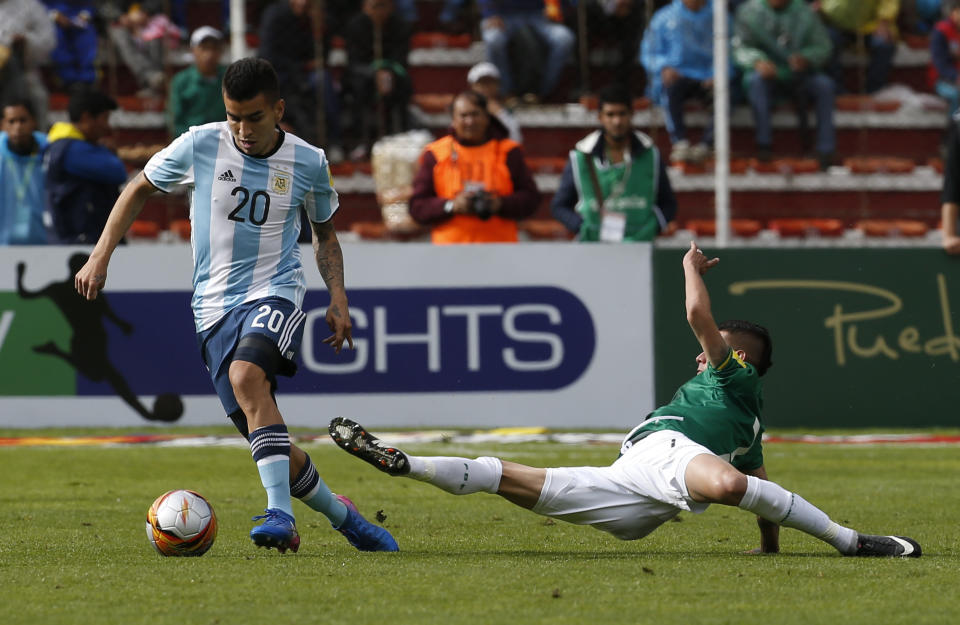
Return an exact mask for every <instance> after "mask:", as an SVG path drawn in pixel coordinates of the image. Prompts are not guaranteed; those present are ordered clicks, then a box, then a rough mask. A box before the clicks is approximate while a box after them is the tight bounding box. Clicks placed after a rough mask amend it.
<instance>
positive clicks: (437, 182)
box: [410, 91, 540, 244]
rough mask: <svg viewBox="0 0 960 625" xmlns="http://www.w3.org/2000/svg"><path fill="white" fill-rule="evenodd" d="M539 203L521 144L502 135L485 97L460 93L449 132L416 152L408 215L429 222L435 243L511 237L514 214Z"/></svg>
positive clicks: (507, 240) (510, 239) (516, 216)
mask: <svg viewBox="0 0 960 625" xmlns="http://www.w3.org/2000/svg"><path fill="white" fill-rule="evenodd" d="M539 204H540V192H539V191H538V190H537V185H536V183H535V182H534V180H533V176H531V174H530V170H529V169H528V168H527V165H526V162H525V161H524V157H523V148H522V147H520V144H518V143H517V142H515V141H512V140H510V139H508V138H507V130H506V128H504V127H503V124H501V123H500V122H499V120H497V119H496V118H494V117H492V116H491V115H490V112H489V111H488V110H487V102H486V98H484V97H483V96H482V95H480V94H479V93H475V92H473V91H465V92H463V93H461V94H459V95H458V96H457V97H456V98H455V99H454V101H453V126H452V128H451V130H450V133H449V134H448V135H447V136H445V137H443V138H441V139H438V140H436V141H434V142H433V143H431V144H429V145H427V147H426V148H425V149H424V152H423V155H422V156H421V157H420V169H419V170H418V171H417V175H416V177H415V178H414V180H413V196H412V197H411V198H410V216H411V217H413V219H414V220H415V221H416V222H417V223H420V224H423V225H429V226H432V227H433V230H432V233H431V236H432V239H433V242H434V243H438V244H447V243H511V242H516V241H517V220H519V219H524V218H526V217H529V216H530V215H531V214H533V213H534V212H535V211H536V210H537V207H538V206H539Z"/></svg>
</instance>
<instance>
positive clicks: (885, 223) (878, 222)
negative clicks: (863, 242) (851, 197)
mask: <svg viewBox="0 0 960 625" xmlns="http://www.w3.org/2000/svg"><path fill="white" fill-rule="evenodd" d="M856 228H857V230H859V231H861V232H863V234H865V235H866V236H868V237H895V236H901V237H922V236H924V235H925V234H927V232H928V231H929V230H930V228H929V227H928V226H927V224H925V223H923V222H922V221H916V220H913V219H863V220H860V221H858V222H857V224H856Z"/></svg>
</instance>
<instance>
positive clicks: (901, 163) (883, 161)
mask: <svg viewBox="0 0 960 625" xmlns="http://www.w3.org/2000/svg"><path fill="white" fill-rule="evenodd" d="M843 165H844V167H846V168H847V169H849V170H850V172H851V173H854V174H878V173H884V174H909V173H910V172H912V171H913V170H914V169H916V164H915V163H914V162H913V161H912V160H910V159H908V158H896V157H885V158H878V157H871V156H853V157H850V158H845V159H843Z"/></svg>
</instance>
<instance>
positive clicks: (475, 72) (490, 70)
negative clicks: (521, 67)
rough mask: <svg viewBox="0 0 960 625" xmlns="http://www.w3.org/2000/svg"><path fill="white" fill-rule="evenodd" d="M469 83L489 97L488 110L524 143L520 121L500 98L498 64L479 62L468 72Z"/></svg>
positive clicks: (518, 141) (510, 134) (514, 138)
mask: <svg viewBox="0 0 960 625" xmlns="http://www.w3.org/2000/svg"><path fill="white" fill-rule="evenodd" d="M467 84H469V85H470V88H471V89H473V90H474V91H476V92H477V93H479V94H480V95H482V96H483V97H485V98H486V99H487V110H489V111H490V114H491V115H493V116H494V117H496V118H497V119H498V120H500V123H501V124H503V126H504V127H505V128H506V129H507V134H508V136H509V138H510V139H512V140H514V141H516V142H517V143H523V135H522V134H521V133H520V122H518V121H517V118H516V117H514V116H513V113H512V112H511V111H510V109H508V108H507V107H506V106H505V105H504V104H503V102H502V101H501V100H500V70H498V69H497V66H496V65H494V64H493V63H490V62H487V61H483V62H480V63H477V64H476V65H474V66H473V67H471V68H470V71H469V72H468V73H467Z"/></svg>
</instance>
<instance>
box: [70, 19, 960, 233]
mask: <svg viewBox="0 0 960 625" xmlns="http://www.w3.org/2000/svg"><path fill="white" fill-rule="evenodd" d="M439 5H440V3H439V2H437V1H434V2H419V3H418V8H419V10H420V13H421V22H420V24H419V26H420V27H421V28H422V29H424V30H421V31H420V32H418V33H417V34H416V35H415V36H414V37H413V39H412V41H411V52H410V57H409V60H410V74H411V79H412V82H413V85H414V90H415V95H414V97H413V102H412V105H413V106H412V108H413V112H414V114H415V116H414V120H415V123H416V124H418V125H423V126H426V127H427V128H429V129H430V130H431V131H432V132H434V133H435V134H437V135H440V134H442V133H443V132H444V131H445V129H446V128H447V126H448V125H449V121H450V120H449V115H448V113H447V111H448V107H449V103H450V101H451V99H452V96H453V94H454V93H456V92H457V91H460V90H461V89H463V88H465V86H466V83H465V75H466V71H467V69H468V68H469V67H470V65H471V64H473V63H474V62H476V61H479V60H482V59H483V46H482V44H481V43H479V42H477V41H474V40H473V39H472V38H471V37H470V36H469V35H449V34H445V33H441V32H437V30H438V29H437V20H436V14H437V13H438V11H439ZM188 6H189V14H188V19H189V20H190V22H191V25H199V24H203V23H218V22H219V21H220V13H219V11H220V3H219V2H213V1H211V0H205V1H200V2H195V3H189V5H188ZM256 17H257V16H256V15H255V10H254V9H253V8H250V7H248V21H249V23H251V24H255V23H256ZM924 42H925V40H923V39H920V40H918V39H917V38H915V37H913V38H911V39H910V44H911V45H907V44H901V46H900V49H899V50H898V52H897V56H896V57H895V60H894V62H895V67H894V71H893V75H892V77H891V82H893V83H898V84H903V85H907V86H909V87H911V88H912V89H914V90H915V91H921V90H924V91H925V90H926V84H925V74H926V72H925V68H926V65H927V63H928V62H929V53H928V52H927V50H926V48H925V47H924V46H925V43H924ZM254 43H255V42H254ZM340 43H341V44H342V42H340ZM336 44H337V42H335V45H334V46H333V50H332V52H331V54H330V56H329V59H328V61H329V64H330V66H331V67H332V69H333V71H334V73H335V74H336V73H337V72H338V71H339V67H341V66H342V65H343V63H344V61H345V54H344V51H343V49H342V46H338V45H336ZM173 59H174V62H175V64H176V63H179V64H180V65H182V64H183V63H184V62H185V61H186V58H185V57H184V56H183V55H179V56H177V55H174V56H173ZM848 61H849V62H848V63H847V65H848V76H847V81H846V82H847V86H848V88H849V87H851V86H853V87H855V85H856V83H857V75H856V70H855V67H856V62H855V61H853V60H849V59H848ZM177 68H178V67H174V68H173V69H177ZM105 74H109V76H105V79H104V85H105V86H106V85H108V84H110V83H113V84H115V85H116V88H117V90H118V91H119V93H121V97H119V98H118V102H119V104H120V110H119V111H117V112H116V113H115V115H114V118H113V124H114V126H115V128H116V133H115V134H116V140H117V143H118V144H119V145H127V146H136V147H140V151H139V152H138V151H130V150H128V151H126V152H125V154H126V155H127V156H125V158H126V159H127V161H128V163H129V165H130V167H131V170H132V171H133V170H135V169H136V168H137V167H139V166H142V163H143V161H145V160H146V158H148V157H149V153H148V152H149V147H150V146H151V145H157V144H164V143H166V142H167V141H168V140H169V137H168V136H167V132H166V129H165V117H164V112H163V102H162V101H158V100H143V99H139V98H136V97H133V96H132V95H130V94H132V93H133V92H134V91H135V88H134V87H135V81H134V80H133V78H132V77H131V76H129V74H128V73H127V72H126V70H125V69H124V68H123V67H117V68H115V69H110V70H109V71H107V70H105ZM603 76H604V70H603V68H602V67H600V68H594V70H593V74H592V76H591V83H592V86H593V87H594V88H597V87H599V86H600V83H601V81H602V78H603ZM575 80H576V79H575V75H574V71H573V69H572V68H571V69H570V70H569V72H568V76H566V77H565V79H564V83H563V85H562V86H561V91H563V88H564V87H566V88H568V89H569V91H568V92H569V93H571V94H573V93H574V90H573V89H572V88H571V87H572V85H573V83H574V82H575ZM596 105H597V102H596V98H595V97H594V96H592V95H591V94H583V95H582V96H580V97H578V96H572V97H571V99H570V101H567V102H550V103H546V104H541V105H538V106H534V107H524V108H521V109H519V110H517V111H516V117H517V118H518V121H519V122H520V124H521V126H522V130H523V135H524V147H525V150H526V152H527V155H528V157H529V160H528V164H529V166H530V168H531V170H532V171H533V173H534V176H535V178H536V180H537V183H538V186H539V187H540V189H541V191H542V192H543V200H542V204H541V206H540V207H539V209H538V211H537V213H536V214H535V215H534V221H532V222H531V224H533V225H528V226H527V228H526V230H525V231H524V232H525V234H526V235H527V236H528V237H529V238H532V239H554V238H563V237H565V236H566V234H565V232H561V231H559V230H556V226H555V225H544V224H548V223H549V219H550V211H549V202H550V199H551V198H552V194H553V192H554V191H555V190H556V188H557V185H558V183H559V175H560V172H561V171H562V169H563V166H564V164H565V162H566V158H567V156H566V155H567V152H568V151H569V150H570V149H571V148H572V146H573V145H574V144H575V143H576V141H578V140H579V139H580V138H582V137H583V136H584V135H586V134H587V133H589V132H590V131H592V130H594V129H595V128H596V125H597V122H596ZM65 107H66V97H65V96H64V95H62V94H54V95H53V96H52V97H51V110H52V112H53V117H54V119H55V120H56V119H63V118H65V110H64V109H65ZM634 109H635V113H634V124H635V126H636V127H637V128H638V129H640V130H642V131H644V132H646V133H648V134H649V135H650V136H651V137H652V138H653V139H654V141H655V143H656V144H657V146H658V147H659V148H660V150H661V154H664V155H666V154H668V153H669V139H668V137H667V133H666V131H665V129H664V125H663V115H662V113H661V112H660V111H659V110H657V109H655V108H652V107H651V106H650V102H649V100H647V99H646V98H637V100H636V101H635V102H634ZM707 115H708V112H707V111H703V110H696V109H695V108H694V109H693V110H691V112H690V113H689V114H688V120H689V121H688V123H689V126H690V127H691V129H692V133H694V137H696V134H697V133H698V132H699V130H700V129H701V128H702V127H703V126H704V125H705V123H706V121H707ZM944 124H945V113H944V111H943V110H942V109H936V108H934V107H931V106H930V105H929V101H925V102H924V103H922V104H917V102H904V101H902V100H900V99H895V98H889V97H868V96H860V95H844V96H840V97H838V98H837V103H836V126H837V154H836V156H837V160H836V163H838V165H836V166H835V167H833V168H831V169H830V170H829V171H827V172H820V171H819V170H818V166H817V162H816V161H815V160H813V159H810V158H804V157H803V155H802V144H803V138H802V137H800V135H799V133H798V131H797V130H796V120H795V115H794V114H793V112H792V111H791V110H789V109H788V108H783V109H781V110H778V111H777V112H776V113H775V115H774V145H775V147H776V150H777V154H778V156H780V158H777V159H774V160H773V161H771V162H769V163H762V162H758V161H756V160H755V159H753V158H752V157H753V154H752V149H753V136H752V134H753V131H752V119H751V115H750V112H749V110H748V109H747V108H746V107H745V106H743V105H738V106H735V107H734V109H733V111H732V114H731V117H730V130H731V143H732V156H733V159H732V161H731V165H730V172H731V176H730V188H731V212H732V216H733V217H734V219H735V220H739V221H738V224H740V225H739V226H737V227H738V228H745V230H743V231H742V233H738V236H751V235H750V234H748V233H749V232H751V231H752V229H753V227H754V226H753V225H751V226H744V225H743V224H747V223H749V224H757V223H759V224H761V225H766V226H767V227H768V228H769V227H770V225H771V224H772V223H773V221H774V220H784V219H794V220H797V219H799V220H809V223H808V224H807V227H799V226H796V224H794V226H790V225H785V223H789V222H781V223H779V227H778V228H774V229H773V230H774V231H776V232H779V233H780V235H781V236H789V235H790V234H792V233H795V232H797V231H798V230H797V228H799V231H801V232H805V233H809V232H812V231H816V232H818V233H819V235H820V236H830V234H828V233H832V232H833V230H832V229H831V228H827V227H826V226H825V224H826V223H827V222H825V221H824V220H839V222H840V223H841V225H842V227H843V228H848V229H850V228H855V227H859V224H861V223H862V222H863V221H864V220H888V221H889V220H893V221H894V222H896V223H900V222H902V221H903V220H912V221H914V222H919V223H920V224H923V225H925V226H926V227H928V228H929V227H934V226H935V225H936V221H937V219H938V218H939V201H938V195H939V190H940V185H941V180H942V167H943V165H942V161H941V160H939V159H938V158H936V157H937V155H938V153H939V145H940V141H941V137H942V134H943V129H944ZM370 171H371V170H370V163H369V162H359V163H349V162H348V163H339V164H337V165H335V166H334V167H333V168H332V173H333V176H334V179H335V182H336V185H337V188H338V190H339V191H340V194H341V203H342V205H343V206H344V208H345V210H343V211H341V213H340V214H339V215H338V221H337V225H338V228H340V229H342V230H345V231H346V230H351V229H352V225H353V224H354V223H358V224H361V225H359V226H358V227H357V229H356V230H355V233H356V234H357V236H359V237H361V238H382V235H378V234H377V232H378V230H377V229H376V228H371V227H370V226H368V225H363V224H364V223H376V222H378V221H379V219H380V211H379V207H378V205H377V201H376V196H375V194H374V188H373V179H372V177H371V175H370ZM670 176H671V181H672V183H673V186H674V188H675V191H676V193H677V197H678V204H679V213H678V219H679V220H680V221H681V222H686V223H690V222H698V221H702V220H712V218H713V202H714V199H713V193H714V178H713V164H712V163H710V162H708V163H704V164H701V165H684V166H682V167H676V168H671V171H670ZM186 215H187V211H186V196H183V195H170V196H163V197H154V198H152V199H151V200H150V201H149V202H148V204H147V207H146V208H145V210H144V212H143V213H142V217H141V218H142V219H146V220H150V221H154V222H156V223H157V224H158V226H159V227H160V228H161V229H168V228H174V229H175V232H176V233H177V236H184V235H183V232H184V231H183V229H182V228H183V227H182V225H177V222H178V220H182V219H184V218H185V217H186ZM829 223H831V224H832V223H833V222H829ZM810 224H813V225H810ZM811 228H812V230H811ZM698 229H702V226H698ZM895 230H896V231H897V232H900V233H901V234H902V235H906V234H905V233H906V232H914V230H912V229H909V228H908V229H907V230H902V229H895ZM735 231H736V228H735ZM863 232H865V233H866V232H867V230H863ZM870 232H873V230H870ZM754 234H755V233H754Z"/></svg>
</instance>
